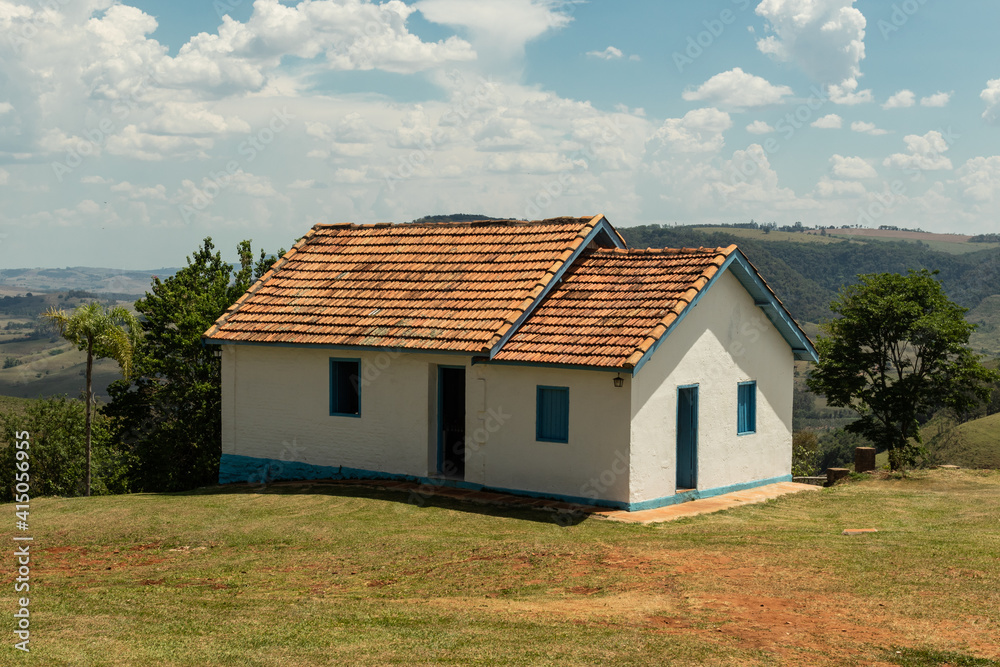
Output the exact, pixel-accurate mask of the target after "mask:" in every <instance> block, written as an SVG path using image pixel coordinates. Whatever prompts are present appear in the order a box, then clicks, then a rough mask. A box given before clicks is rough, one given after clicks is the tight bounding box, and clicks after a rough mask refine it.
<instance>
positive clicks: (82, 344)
mask: <svg viewBox="0 0 1000 667" xmlns="http://www.w3.org/2000/svg"><path fill="white" fill-rule="evenodd" d="M42 318H43V319H44V320H47V321H49V322H51V323H52V324H53V325H55V327H56V328H57V329H58V330H59V334H60V335H61V336H62V337H63V338H65V339H66V340H68V341H69V342H71V343H73V344H74V345H76V346H77V347H78V348H79V349H81V350H83V351H84V352H86V353H87V373H86V376H87V388H86V392H85V394H84V401H85V402H86V426H85V431H86V445H87V482H86V485H87V492H86V495H88V496H89V495H90V459H91V421H92V414H93V405H94V390H93V374H94V373H93V371H94V357H97V358H98V359H114V360H115V361H117V362H118V365H119V366H120V367H121V369H122V375H124V376H125V377H126V378H127V377H129V374H130V373H131V372H132V358H133V350H134V348H135V344H136V341H137V340H138V338H139V335H140V330H139V322H138V320H137V319H136V317H135V315H133V314H132V313H130V312H129V311H128V310H126V309H125V308H122V307H121V306H115V307H113V308H110V309H105V308H104V306H102V305H101V304H100V303H97V302H96V301H94V302H92V303H89V304H87V305H84V306H80V307H79V308H77V309H76V310H74V311H73V313H72V314H67V313H66V311H64V310H56V309H55V308H50V309H49V310H47V311H46V312H45V313H43V314H42Z"/></svg>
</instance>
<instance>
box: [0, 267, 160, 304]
mask: <svg viewBox="0 0 1000 667" xmlns="http://www.w3.org/2000/svg"><path fill="white" fill-rule="evenodd" d="M176 272H177V269H176V268H162V269H151V270H143V271H124V270H122V269H106V268H100V267H91V266H69V267H66V268H64V269H53V268H49V269H45V268H33V269H0V294H11V295H13V294H17V293H23V292H55V291H60V292H61V291H69V290H79V291H84V292H91V293H93V294H108V295H110V294H115V295H133V296H137V297H138V296H142V295H143V294H145V293H146V291H147V290H149V286H150V284H151V283H152V281H153V276H157V277H159V278H160V279H161V280H162V279H164V278H166V277H167V276H172V275H174V273H176Z"/></svg>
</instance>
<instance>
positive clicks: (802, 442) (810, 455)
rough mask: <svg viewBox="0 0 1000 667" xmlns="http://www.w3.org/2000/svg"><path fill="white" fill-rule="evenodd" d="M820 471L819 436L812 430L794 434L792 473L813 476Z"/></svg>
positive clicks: (798, 475)
mask: <svg viewBox="0 0 1000 667" xmlns="http://www.w3.org/2000/svg"><path fill="white" fill-rule="evenodd" d="M818 473H819V438H817V437H816V434H815V433H813V432H812V431H796V432H795V433H793V434H792V474H793V475H794V476H796V477H812V476H813V475H816V474H818Z"/></svg>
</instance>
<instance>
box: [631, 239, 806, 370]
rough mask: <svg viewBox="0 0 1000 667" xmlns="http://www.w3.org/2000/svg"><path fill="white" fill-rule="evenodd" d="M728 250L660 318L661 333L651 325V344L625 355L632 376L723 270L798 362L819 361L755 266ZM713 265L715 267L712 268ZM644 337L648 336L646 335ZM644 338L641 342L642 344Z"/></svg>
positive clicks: (735, 251)
mask: <svg viewBox="0 0 1000 667" xmlns="http://www.w3.org/2000/svg"><path fill="white" fill-rule="evenodd" d="M726 251H728V256H727V257H726V260H725V261H724V262H723V263H722V265H721V266H718V268H717V270H716V271H715V272H714V274H713V275H712V276H711V277H710V278H709V280H708V282H707V283H706V284H705V285H704V286H703V287H702V288H701V289H699V290H698V293H697V294H696V295H694V297H693V298H692V299H691V300H690V301H688V302H687V304H686V305H684V306H683V307H682V309H681V310H680V311H679V312H678V311H675V312H672V313H669V314H668V315H667V317H665V318H664V320H663V321H662V322H661V323H660V324H658V325H657V327H662V332H661V333H659V335H657V330H656V329H655V328H654V329H653V331H652V332H650V337H651V338H654V340H653V341H652V343H651V344H650V345H649V346H648V348H647V349H645V350H644V351H643V350H641V349H640V350H637V351H636V354H634V355H633V356H632V357H629V360H628V361H629V362H632V363H633V364H634V366H633V369H632V375H633V376H634V375H635V374H636V373H638V372H639V370H640V369H641V368H642V367H643V366H644V365H645V364H646V362H647V361H649V359H650V357H652V356H653V354H654V353H655V352H656V350H657V349H658V348H659V347H660V345H662V344H663V341H665V340H666V339H667V337H668V336H669V335H670V334H671V333H672V332H673V331H674V329H676V328H677V325H678V324H680V323H681V321H682V320H683V319H684V318H685V317H687V314H688V313H689V312H691V311H692V310H694V307H695V306H697V305H698V301H700V300H701V298H702V297H703V296H705V294H706V293H707V292H708V291H709V289H711V287H712V285H714V284H715V282H716V281H717V280H718V279H719V276H721V275H722V274H723V273H725V272H726V271H727V270H730V269H731V270H732V271H733V277H735V278H736V279H737V280H738V281H739V282H740V284H741V285H742V286H743V288H744V289H746V290H747V292H748V293H749V294H750V296H752V297H753V300H754V305H756V306H757V307H758V308H760V309H761V310H762V311H764V315H765V316H766V317H767V319H768V321H770V322H771V324H772V325H774V327H775V329H777V330H778V333H780V334H781V336H782V338H784V339H785V342H787V343H788V345H789V347H791V349H792V353H793V355H794V358H795V359H796V360H798V361H812V362H816V361H819V354H818V353H817V352H816V348H815V347H814V346H813V344H812V341H811V340H809V336H807V335H806V333H805V332H804V331H803V330H802V328H801V327H800V326H799V325H798V323H797V322H796V321H795V319H794V318H793V317H792V315H791V313H789V312H788V310H787V309H786V308H785V306H784V305H783V304H782V303H781V301H780V300H779V299H778V297H777V296H776V295H775V293H774V292H773V291H772V290H771V288H770V287H769V286H768V285H767V283H766V282H765V281H764V279H763V278H761V276H760V274H759V273H758V272H757V269H756V268H754V266H753V264H751V263H750V260H748V259H747V257H746V255H744V254H743V251H742V250H740V249H739V248H738V247H736V246H729V248H726ZM712 268H715V267H712ZM647 340H648V338H647ZM645 342H646V341H644V344H645Z"/></svg>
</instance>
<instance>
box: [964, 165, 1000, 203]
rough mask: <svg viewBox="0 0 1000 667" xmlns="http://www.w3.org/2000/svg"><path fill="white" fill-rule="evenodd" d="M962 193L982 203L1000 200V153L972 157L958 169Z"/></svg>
mask: <svg viewBox="0 0 1000 667" xmlns="http://www.w3.org/2000/svg"><path fill="white" fill-rule="evenodd" d="M958 176H959V179H958V182H959V184H960V185H961V187H962V193H963V194H964V195H965V196H966V197H968V198H969V199H971V200H973V201H975V202H979V203H984V202H993V201H1000V155H994V156H992V157H974V158H972V159H971V160H969V161H967V162H966V163H965V164H964V165H962V168H961V169H959V171H958Z"/></svg>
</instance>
